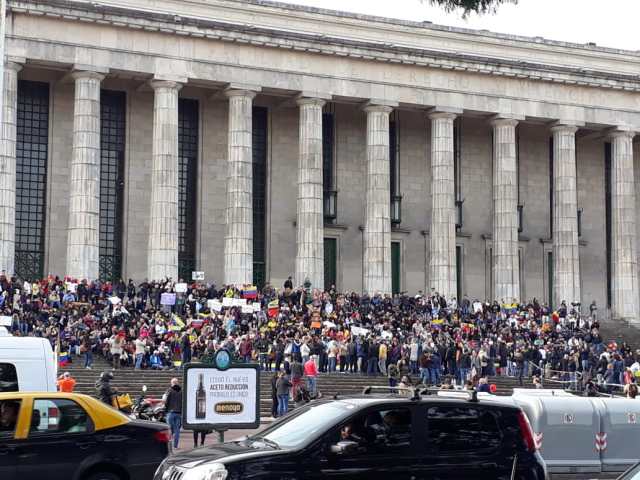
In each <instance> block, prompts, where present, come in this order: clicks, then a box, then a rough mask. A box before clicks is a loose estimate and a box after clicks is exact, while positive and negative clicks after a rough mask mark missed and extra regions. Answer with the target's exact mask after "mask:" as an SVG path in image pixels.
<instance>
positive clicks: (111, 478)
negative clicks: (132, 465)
mask: <svg viewBox="0 0 640 480" xmlns="http://www.w3.org/2000/svg"><path fill="white" fill-rule="evenodd" d="M85 480H122V479H121V478H120V475H118V474H116V473H113V472H95V473H92V474H91V475H89V476H88V477H86V479H85Z"/></svg>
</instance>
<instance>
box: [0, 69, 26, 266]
mask: <svg viewBox="0 0 640 480" xmlns="http://www.w3.org/2000/svg"><path fill="white" fill-rule="evenodd" d="M21 69H22V65H20V64H19V63H14V62H6V63H5V67H4V92H3V101H2V109H3V112H2V130H0V132H1V135H2V136H1V137H0V271H4V272H6V273H7V274H8V275H13V274H14V273H15V272H14V261H15V239H16V112H17V109H18V72H19V71H20V70H21Z"/></svg>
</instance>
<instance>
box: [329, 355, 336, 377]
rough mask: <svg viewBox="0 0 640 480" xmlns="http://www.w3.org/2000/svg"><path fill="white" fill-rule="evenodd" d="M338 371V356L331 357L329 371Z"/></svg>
mask: <svg viewBox="0 0 640 480" xmlns="http://www.w3.org/2000/svg"><path fill="white" fill-rule="evenodd" d="M335 371H336V357H329V373H331V372H335Z"/></svg>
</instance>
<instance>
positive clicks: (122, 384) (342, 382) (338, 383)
mask: <svg viewBox="0 0 640 480" xmlns="http://www.w3.org/2000/svg"><path fill="white" fill-rule="evenodd" d="M107 370H110V368H109V365H108V364H107V363H106V362H105V361H104V360H103V359H101V358H95V359H94V365H93V369H92V370H86V369H84V368H82V362H81V361H80V359H76V361H75V362H74V363H73V364H70V365H67V366H66V367H61V368H60V371H61V372H62V371H68V372H70V373H71V374H72V376H73V377H74V378H75V379H76V381H77V384H76V389H75V391H76V392H78V393H84V394H87V395H92V396H95V395H96V394H97V392H96V389H95V383H96V381H97V380H98V378H99V376H100V373H101V372H103V371H107ZM113 374H114V379H113V381H112V385H113V386H114V387H116V388H117V389H118V390H119V391H120V392H122V393H129V394H130V395H131V396H132V398H133V399H135V398H136V397H137V396H138V395H139V394H140V392H141V391H142V386H143V385H146V386H147V395H148V396H153V397H161V396H162V394H163V393H164V392H165V391H166V390H167V388H168V386H169V382H170V381H171V379H172V378H174V377H178V378H180V379H182V372H180V371H177V370H163V371H157V370H154V371H152V370H134V369H131V368H127V369H119V370H115V371H113ZM272 376H273V373H271V372H262V374H261V375H260V412H261V416H263V417H268V416H271V402H272V400H271V378H272ZM526 380H527V379H525V387H531V386H532V385H531V384H530V381H529V382H528V384H527V383H526ZM491 383H495V384H496V387H497V391H496V393H497V394H498V395H510V394H511V393H512V391H513V388H517V387H518V380H517V379H516V378H511V377H495V378H493V379H492V380H491ZM317 385H318V390H319V391H320V392H321V393H322V395H323V396H324V397H331V396H333V395H336V394H343V395H349V394H357V393H360V392H362V389H363V388H364V387H366V386H369V385H375V386H385V385H388V381H387V379H386V378H385V377H383V376H375V377H368V376H365V375H359V374H341V373H334V374H320V376H319V378H318V382H317Z"/></svg>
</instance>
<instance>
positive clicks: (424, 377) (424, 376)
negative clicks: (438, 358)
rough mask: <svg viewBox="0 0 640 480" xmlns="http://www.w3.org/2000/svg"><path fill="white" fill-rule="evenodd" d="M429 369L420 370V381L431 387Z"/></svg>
mask: <svg viewBox="0 0 640 480" xmlns="http://www.w3.org/2000/svg"><path fill="white" fill-rule="evenodd" d="M429 377H430V375H429V369H428V368H420V381H421V382H422V383H424V384H425V385H429Z"/></svg>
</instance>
